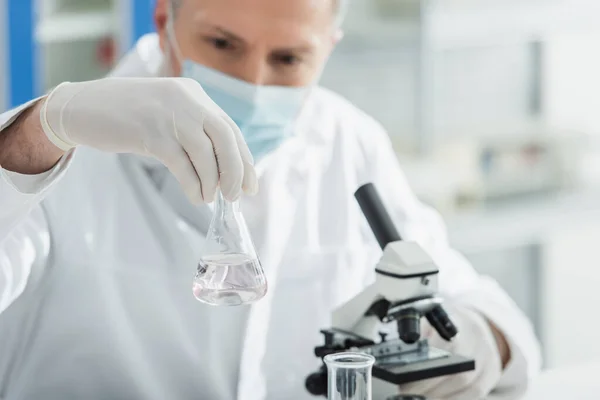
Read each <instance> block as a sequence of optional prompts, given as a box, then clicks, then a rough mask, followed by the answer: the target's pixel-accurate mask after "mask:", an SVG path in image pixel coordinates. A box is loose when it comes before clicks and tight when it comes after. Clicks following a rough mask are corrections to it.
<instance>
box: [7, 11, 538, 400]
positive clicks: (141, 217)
mask: <svg viewBox="0 0 600 400" xmlns="http://www.w3.org/2000/svg"><path fill="white" fill-rule="evenodd" d="M171 6H172V8H171ZM342 6H343V4H342V3H338V1H334V0H319V1H315V0H289V1H281V0H252V1H250V0H178V1H175V2H173V4H169V3H168V2H167V1H158V4H157V6H156V12H155V20H156V26H157V34H156V35H148V36H146V37H143V38H142V39H141V40H140V41H139V43H138V44H137V46H136V48H135V49H134V50H133V51H132V52H131V53H130V54H129V55H128V56H127V57H126V58H125V59H124V60H123V61H122V63H121V64H120V65H119V66H118V67H117V68H116V70H115V71H114V72H113V74H112V76H113V77H114V78H110V79H103V80H98V81H94V82H83V83H66V84H63V85H60V86H58V87H57V88H56V89H55V90H53V91H52V92H51V93H50V94H49V95H48V96H47V97H45V98H43V99H38V100H36V101H33V102H32V103H30V104H27V105H25V106H24V107H21V108H20V109H17V110H14V111H11V112H8V113H7V114H5V115H2V117H1V119H0V122H1V125H0V128H1V129H2V131H1V132H0V165H1V166H2V168H3V169H2V170H0V172H1V175H0V293H1V294H2V296H1V297H0V311H1V314H0V398H6V399H18V400H20V399H32V398H40V397H43V398H46V399H74V398H85V399H161V400H163V399H197V398H201V399H207V400H225V399H226V400H231V399H243V400H246V399H248V400H250V399H252V400H253V399H257V400H258V399H265V398H268V399H277V400H280V399H309V398H311V397H310V396H309V395H308V394H307V393H306V392H305V390H304V388H303V381H304V378H305V377H306V375H307V374H308V373H310V372H312V371H313V370H314V369H315V367H317V366H318V360H316V359H315V357H314V355H313V354H312V349H313V347H314V346H315V345H317V344H319V343H320V341H321V338H320V335H319V329H321V328H322V327H326V326H328V324H329V322H330V321H329V318H330V313H331V311H332V309H333V308H334V307H335V306H337V305H340V304H341V303H342V302H344V301H346V300H348V299H350V298H351V297H353V296H354V295H356V294H357V293H359V292H360V290H361V289H363V288H364V287H365V286H367V285H368V284H369V283H370V281H371V280H372V279H373V268H374V265H375V263H376V261H377V259H378V256H379V254H380V250H379V249H378V246H377V243H376V242H375V240H374V238H373V236H372V234H371V232H370V230H369V228H368V226H367V224H366V223H365V221H364V218H363V216H362V214H361V212H360V210H359V208H358V207H357V205H356V204H355V201H354V199H353V197H352V194H353V192H354V190H356V189H357V188H358V187H359V186H360V185H361V184H363V183H366V182H373V183H375V185H376V186H377V187H378V189H379V191H380V192H381V194H382V197H383V199H384V201H385V203H386V205H387V206H388V207H389V209H390V212H391V214H392V216H393V218H394V221H395V223H396V224H397V226H398V228H399V230H400V232H401V234H402V236H403V237H404V238H405V239H407V240H415V241H418V242H419V243H420V244H421V245H422V246H423V247H424V248H425V249H426V250H427V251H428V252H430V254H431V255H432V257H433V258H434V259H435V261H436V262H437V263H438V264H439V267H440V285H441V294H442V295H443V296H445V298H446V299H447V307H448V310H449V312H450V314H451V317H452V318H453V319H454V321H455V323H456V325H457V327H458V329H459V331H460V335H459V336H458V337H457V338H456V340H454V341H453V342H452V343H446V342H444V341H443V340H441V339H440V338H439V337H438V336H437V335H436V334H435V333H434V332H432V330H431V329H425V331H426V335H428V336H429V337H430V339H431V341H432V342H433V344H434V345H436V346H439V347H442V348H446V349H448V350H450V351H452V352H456V353H459V354H462V355H464V356H467V357H473V358H475V360H476V366H477V368H476V371H474V372H469V373H463V374H458V375H453V376H448V377H442V378H436V379H432V380H426V381H422V382H419V383H414V384H410V385H405V386H403V387H401V388H399V390H401V391H403V392H410V393H417V394H424V395H427V396H431V397H432V398H446V399H480V398H484V397H486V396H488V395H489V398H500V397H502V398H517V397H518V396H519V395H520V394H521V393H522V392H523V391H524V390H525V388H526V387H527V382H528V381H529V379H530V378H531V377H532V375H533V374H534V373H535V372H536V371H537V369H538V368H539V357H538V349H537V343H536V340H535V337H534V335H533V333H532V330H531V327H530V325H529V323H528V321H527V319H526V318H525V317H524V316H523V315H522V314H521V312H520V311H519V310H518V308H517V307H516V306H515V304H513V302H512V301H511V300H510V299H509V298H508V297H507V296H506V294H505V293H504V292H503V291H502V290H501V289H500V288H499V287H498V286H497V284H496V283H494V282H493V281H491V280H489V279H486V278H484V277H480V276H478V275H477V274H476V273H475V272H474V270H473V269H472V267H471V266H470V265H469V264H468V263H467V262H466V261H465V259H464V258H462V257H461V256H460V255H459V254H457V253H456V252H454V251H453V250H451V249H450V248H449V246H448V243H447V240H446V237H445V232H444V227H443V224H442V222H441V221H440V219H439V217H438V216H437V214H436V213H434V212H433V211H432V210H430V209H428V208H426V207H425V206H423V205H422V204H420V203H419V202H418V201H417V199H416V198H415V196H414V195H413V194H412V193H411V191H410V189H409V188H408V186H407V184H406V182H405V179H404V177H403V175H402V172H401V171H400V168H399V166H398V163H397V161H396V159H395V155H394V154H393V152H392V150H391V146H390V144H389V141H388V138H387V135H386V133H385V132H384V131H383V129H382V128H381V126H380V125H378V124H377V123H376V122H375V121H374V120H372V119H371V118H369V117H368V116H367V115H365V114H363V113H362V112H361V111H359V110H358V109H356V108H355V107H353V106H352V105H351V104H349V103H348V102H347V101H345V100H343V99H341V98H340V97H338V96H336V95H335V94H333V93H331V92H328V91H326V90H324V89H322V88H319V87H317V86H316V81H317V80H318V78H319V74H320V72H321V70H322V69H323V66H324V63H325V61H326V59H327V57H328V56H329V54H330V53H331V51H332V49H333V47H334V45H335V43H336V42H337V41H338V40H339V39H340V37H341V34H340V32H341V31H340V29H339V20H340V18H339V16H340V13H341V10H342V8H343V7H342ZM180 75H181V76H183V77H185V79H182V78H164V77H168V76H180ZM117 77H118V78H117ZM159 77H163V78H161V79H159ZM198 83H199V84H198ZM213 101H214V102H213ZM215 103H216V104H215ZM217 105H218V106H217ZM233 122H235V123H233ZM238 126H239V128H240V129H241V133H240V131H239V130H238ZM242 136H243V139H242ZM244 142H247V144H248V147H246V144H245V143H244ZM248 149H249V150H250V151H248ZM253 158H254V160H255V162H256V170H255V169H254V167H253V166H252V164H253V160H252V159H253ZM163 165H165V166H166V167H167V168H168V170H169V171H170V172H171V173H168V172H167V169H166V168H165V167H163ZM257 182H258V183H259V184H260V185H258V183H257ZM258 186H260V191H258V194H257V195H256V196H243V195H241V193H242V191H244V192H246V193H248V194H254V193H256V192H257V188H258ZM217 187H220V189H221V190H222V192H223V194H224V196H225V197H226V198H227V199H229V200H235V199H237V198H238V197H240V196H242V203H241V204H242V209H243V212H244V215H245V218H246V219H247V222H248V225H249V227H250V230H251V233H252V237H253V239H254V242H255V245H256V247H257V250H258V253H259V255H260V257H261V261H262V264H263V266H264V268H265V271H266V274H267V279H268V281H269V285H270V288H269V292H268V294H267V296H266V297H265V298H264V299H262V300H261V301H259V302H257V303H255V304H253V305H252V306H242V307H232V308H226V307H210V306H207V305H204V304H202V303H199V302H197V301H195V300H194V298H193V296H192V293H191V279H192V277H193V273H194V268H195V264H196V262H197V260H198V259H199V258H200V256H201V244H202V240H203V234H204V232H206V227H207V223H208V219H209V218H210V213H209V212H207V211H206V210H207V208H206V206H199V207H195V206H192V205H191V203H209V202H211V201H212V200H213V199H214V196H215V192H216V190H217ZM186 195H187V199H189V200H190V201H188V200H187V199H186Z"/></svg>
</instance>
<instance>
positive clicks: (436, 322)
mask: <svg viewBox="0 0 600 400" xmlns="http://www.w3.org/2000/svg"><path fill="white" fill-rule="evenodd" d="M425 318H427V321H429V323H430V324H431V326H432V327H433V328H434V329H435V330H436V331H437V333H439V335H440V336H441V337H442V338H444V339H445V340H447V341H450V340H451V339H452V338H453V337H454V336H456V334H457V333H458V330H457V329H456V326H454V324H453V323H452V321H451V320H450V317H449V316H448V314H447V313H446V311H444V309H443V308H442V306H440V305H437V306H435V307H434V308H432V309H431V311H429V312H428V313H427V314H425Z"/></svg>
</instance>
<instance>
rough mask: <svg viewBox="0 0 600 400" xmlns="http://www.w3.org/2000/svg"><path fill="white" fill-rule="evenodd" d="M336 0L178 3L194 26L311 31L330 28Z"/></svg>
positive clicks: (197, 0)
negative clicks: (205, 24)
mask: <svg viewBox="0 0 600 400" xmlns="http://www.w3.org/2000/svg"><path fill="white" fill-rule="evenodd" d="M335 1H336V0H180V2H181V3H183V4H182V5H183V6H184V7H183V8H182V9H181V11H183V12H184V13H186V14H187V13H189V14H188V16H189V17H191V18H193V19H194V20H195V21H196V22H198V23H209V24H212V25H220V26H223V27H224V28H230V29H231V30H234V31H235V29H234V28H237V29H238V30H243V29H251V30H254V31H257V30H263V31H272V32H271V33H273V34H274V33H275V32H273V31H275V30H278V31H281V33H282V34H283V33H284V32H285V31H287V32H292V33H293V32H294V31H312V33H317V32H319V31H323V30H326V29H328V28H330V27H331V23H332V21H333V18H334V8H335V7H334V4H335V3H334V2H335Z"/></svg>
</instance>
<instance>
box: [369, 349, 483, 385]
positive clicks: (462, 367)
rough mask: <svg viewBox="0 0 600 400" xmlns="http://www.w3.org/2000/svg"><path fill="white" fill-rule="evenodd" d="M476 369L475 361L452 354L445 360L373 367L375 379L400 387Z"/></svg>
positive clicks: (444, 358) (437, 359) (435, 359)
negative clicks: (404, 384) (409, 383)
mask: <svg viewBox="0 0 600 400" xmlns="http://www.w3.org/2000/svg"><path fill="white" fill-rule="evenodd" d="M474 369H475V361H474V360H472V359H468V358H465V357H461V356H457V355H453V354H452V355H448V356H447V357H443V358H434V359H431V360H420V361H415V362H414V363H407V364H405V365H377V363H376V364H375V365H374V366H373V377H375V378H378V379H381V380H384V381H386V382H390V383H394V384H397V385H400V384H403V383H408V382H414V381H420V380H423V379H429V378H435V377H438V376H443V375H451V374H458V373H460V372H467V371H472V370H474Z"/></svg>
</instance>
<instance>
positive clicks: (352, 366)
mask: <svg viewBox="0 0 600 400" xmlns="http://www.w3.org/2000/svg"><path fill="white" fill-rule="evenodd" d="M323 361H325V365H327V399H329V400H371V369H372V368H373V364H374V363H375V357H373V356H372V355H369V354H364V353H353V352H344V353H334V354H328V355H326V356H325V358H324V359H323Z"/></svg>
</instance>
